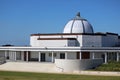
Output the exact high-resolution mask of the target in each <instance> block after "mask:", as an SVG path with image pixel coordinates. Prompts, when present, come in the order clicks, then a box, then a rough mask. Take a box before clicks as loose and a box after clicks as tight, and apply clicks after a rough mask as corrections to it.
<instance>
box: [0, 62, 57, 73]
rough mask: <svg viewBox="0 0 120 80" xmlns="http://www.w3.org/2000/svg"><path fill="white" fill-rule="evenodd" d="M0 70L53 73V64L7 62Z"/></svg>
mask: <svg viewBox="0 0 120 80" xmlns="http://www.w3.org/2000/svg"><path fill="white" fill-rule="evenodd" d="M0 70H6V71H24V72H55V64H53V63H47V62H41V63H39V62H7V63H4V64H2V65H0Z"/></svg>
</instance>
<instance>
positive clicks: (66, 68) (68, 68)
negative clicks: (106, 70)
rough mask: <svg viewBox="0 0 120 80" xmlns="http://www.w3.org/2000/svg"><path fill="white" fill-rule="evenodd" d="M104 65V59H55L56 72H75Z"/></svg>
mask: <svg viewBox="0 0 120 80" xmlns="http://www.w3.org/2000/svg"><path fill="white" fill-rule="evenodd" d="M102 63H103V60H102V59H82V60H77V59H76V60H72V59H55V65H56V71H58V72H74V71H81V70H86V69H90V68H95V67H97V66H99V65H100V64H102Z"/></svg>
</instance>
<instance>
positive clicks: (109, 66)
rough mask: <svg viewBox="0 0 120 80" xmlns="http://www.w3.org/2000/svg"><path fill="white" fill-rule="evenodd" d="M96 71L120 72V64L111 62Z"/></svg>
mask: <svg viewBox="0 0 120 80" xmlns="http://www.w3.org/2000/svg"><path fill="white" fill-rule="evenodd" d="M95 70H96V71H120V62H115V61H110V62H108V63H107V64H102V65H101V66H99V67H97V68H95Z"/></svg>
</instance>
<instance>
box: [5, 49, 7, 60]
mask: <svg viewBox="0 0 120 80" xmlns="http://www.w3.org/2000/svg"><path fill="white" fill-rule="evenodd" d="M5 59H7V51H5Z"/></svg>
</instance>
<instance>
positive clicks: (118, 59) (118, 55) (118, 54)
mask: <svg viewBox="0 0 120 80" xmlns="http://www.w3.org/2000/svg"><path fill="white" fill-rule="evenodd" d="M118 61H119V52H117V62H118Z"/></svg>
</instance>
